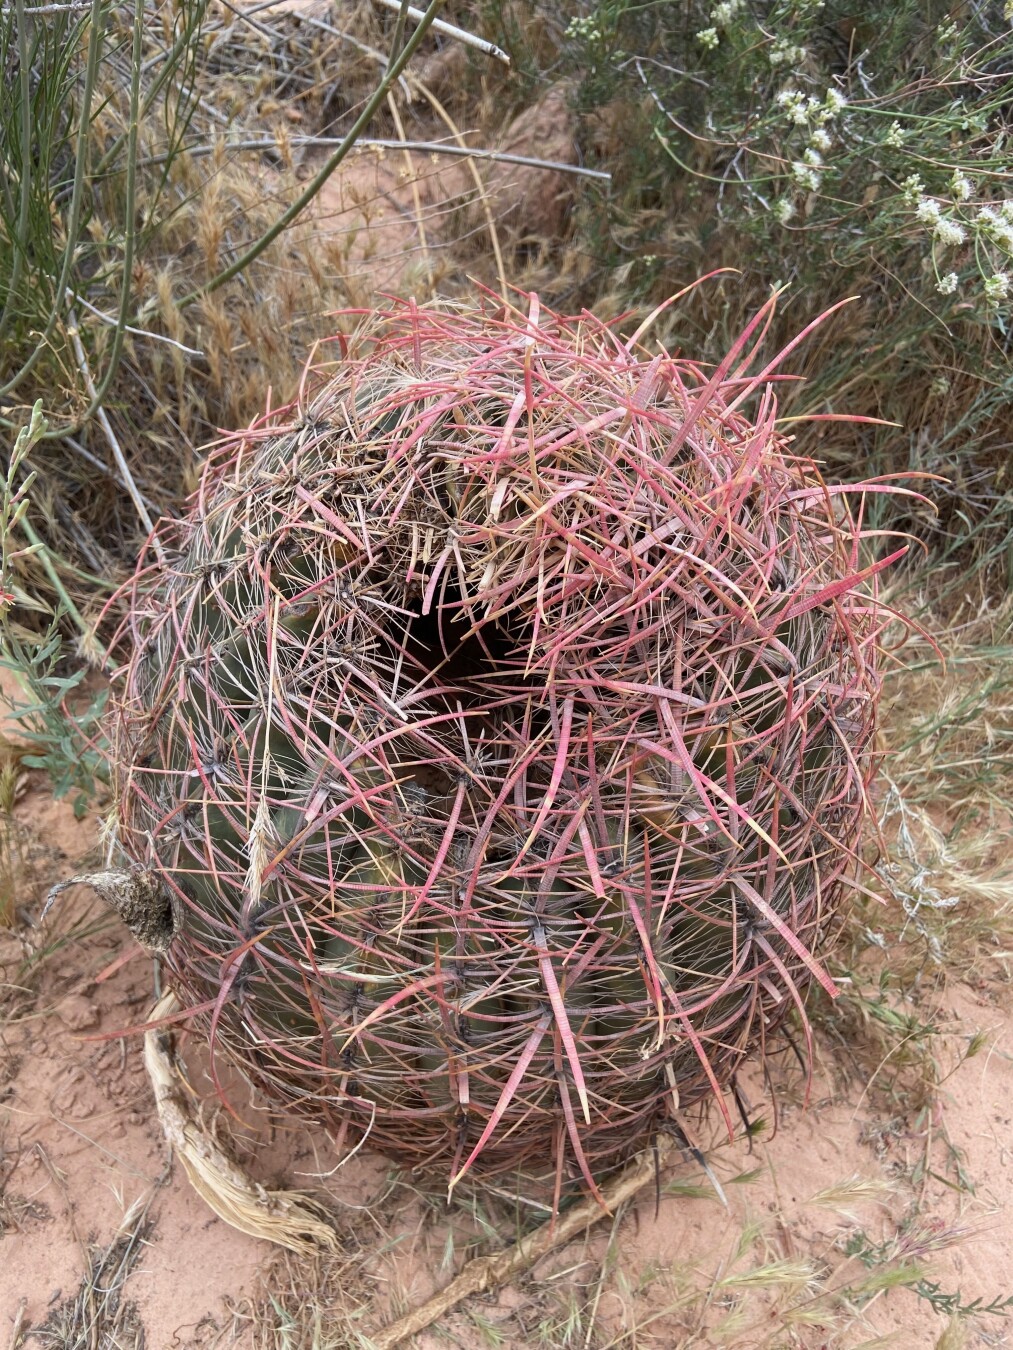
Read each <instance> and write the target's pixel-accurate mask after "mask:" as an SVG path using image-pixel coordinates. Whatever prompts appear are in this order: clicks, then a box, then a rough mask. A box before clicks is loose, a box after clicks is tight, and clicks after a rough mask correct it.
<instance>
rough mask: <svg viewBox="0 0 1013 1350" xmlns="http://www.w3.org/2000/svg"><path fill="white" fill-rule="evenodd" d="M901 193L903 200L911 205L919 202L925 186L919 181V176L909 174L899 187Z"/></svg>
mask: <svg viewBox="0 0 1013 1350" xmlns="http://www.w3.org/2000/svg"><path fill="white" fill-rule="evenodd" d="M900 189H901V192H903V194H904V200H905V201H906V202H911V203H912V204H913V203H915V202H917V201H919V199H920V198H921V195H922V193H923V192H924V191H925V184H924V183H923V182H922V180H921V175H920V174H917V173H912V174H909V175H908V177H907V178H905V179H904V181H903V183H901V185H900Z"/></svg>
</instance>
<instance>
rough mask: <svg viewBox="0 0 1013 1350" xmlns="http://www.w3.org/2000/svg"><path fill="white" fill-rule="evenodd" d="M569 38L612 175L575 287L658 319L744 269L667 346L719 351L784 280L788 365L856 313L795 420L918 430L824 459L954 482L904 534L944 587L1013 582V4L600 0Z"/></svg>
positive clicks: (588, 115) (568, 279)
mask: <svg viewBox="0 0 1013 1350" xmlns="http://www.w3.org/2000/svg"><path fill="white" fill-rule="evenodd" d="M561 41H562V43H563V48H564V52H565V57H566V60H565V63H564V66H563V67H562V69H563V70H564V71H565V70H570V71H572V72H579V74H580V84H579V91H578V94H577V99H578V101H579V104H580V108H581V110H582V112H583V115H584V118H583V122H584V135H585V149H586V152H587V154H588V155H589V156H590V157H591V158H592V159H593V160H594V161H595V162H601V163H603V164H607V166H608V167H609V168H611V169H612V171H613V174H614V179H615V181H614V187H613V189H612V191H611V193H610V194H595V191H594V189H593V188H591V189H589V190H588V191H587V192H586V193H585V195H584V198H583V201H582V204H581V207H580V209H579V210H578V212H577V214H576V225H575V237H574V240H573V247H572V250H571V255H570V257H569V259H568V262H567V265H566V266H565V267H564V268H563V269H562V270H561V281H560V289H562V290H567V291H569V292H570V293H571V294H573V295H575V296H578V295H579V297H580V299H581V300H583V301H588V300H597V302H598V304H599V306H600V307H603V308H605V309H609V308H625V307H627V306H629V305H630V304H631V303H642V304H644V305H650V304H653V303H657V302H658V301H660V300H661V299H663V298H664V297H665V296H667V295H668V294H670V293H671V292H672V291H674V290H676V289H678V288H679V287H680V286H681V285H684V284H685V283H686V282H687V281H688V280H690V279H692V278H693V277H696V276H698V275H700V274H701V273H703V272H706V271H709V270H711V269H715V268H719V267H729V266H730V267H735V268H737V269H739V270H741V271H742V272H743V273H744V277H743V279H742V280H739V279H738V278H736V279H734V280H733V281H732V280H727V279H726V280H723V281H720V282H718V283H717V284H715V285H714V286H712V287H710V288H706V287H704V288H701V289H700V290H699V291H698V292H697V294H696V299H695V305H694V307H693V310H692V314H693V320H694V321H695V322H688V321H687V316H686V311H685V310H684V309H683V308H680V311H679V320H678V322H679V328H678V331H677V332H676V331H674V330H672V331H670V332H669V334H668V336H669V338H670V339H671V340H673V341H675V342H676V343H678V344H680V345H683V346H685V347H687V348H692V349H693V350H694V351H695V352H704V353H708V352H711V353H718V352H719V351H720V350H722V349H723V344H724V342H725V340H726V337H727V335H728V333H729V332H731V331H734V329H735V328H736V326H737V324H738V322H739V319H740V314H741V309H742V307H743V306H744V305H748V304H749V303H751V302H752V301H753V300H754V299H755V294H756V292H757V291H761V292H763V291H766V290H767V289H768V288H769V287H770V286H784V287H786V288H787V295H786V297H785V301H784V303H783V305H782V310H781V320H780V322H779V323H775V324H774V326H773V327H772V330H771V333H770V342H771V343H772V344H773V345H774V349H776V348H777V345H778V344H780V343H782V342H783V340H784V337H785V336H786V335H787V333H788V332H789V331H790V332H797V331H798V330H799V329H800V328H801V327H803V326H804V324H805V323H806V322H807V321H808V320H809V319H810V318H812V317H813V316H814V315H816V314H817V313H819V312H820V311H821V310H822V309H824V308H825V307H826V305H827V304H828V303H829V302H831V301H834V300H838V299H840V298H841V297H843V296H847V295H854V296H857V297H859V298H858V300H857V301H856V302H855V303H854V304H853V305H851V306H849V307H848V308H847V309H846V310H845V311H844V312H843V313H842V314H841V315H840V316H839V317H838V318H837V319H836V320H835V321H834V323H833V324H832V325H831V326H830V327H829V328H828V329H827V330H825V331H824V333H823V335H822V337H821V340H820V341H819V342H816V343H814V344H811V345H810V346H807V348H806V349H805V352H806V365H805V367H804V368H803V373H804V374H805V375H806V376H807V379H806V382H805V384H804V385H803V386H801V387H800V388H799V389H798V391H797V392H796V393H795V394H794V397H792V395H791V393H790V392H786V395H785V402H786V405H787V409H786V410H787V411H789V412H791V413H794V414H799V413H804V412H806V411H814V410H818V411H828V410H833V411H836V412H841V413H843V412H850V413H853V414H859V415H864V416H870V417H876V418H880V419H883V420H885V421H888V422H894V423H899V424H900V425H899V427H896V426H888V427H883V426H876V425H870V424H862V423H857V424H852V425H850V426H835V427H834V428H833V429H832V432H831V433H829V434H828V433H827V432H826V431H824V432H823V433H822V440H823V443H824V445H823V449H822V451H821V453H823V454H824V455H825V457H826V458H827V460H828V461H829V462H830V463H831V465H832V467H833V468H834V471H839V472H841V473H842V474H843V473H847V472H854V471H855V468H856V467H857V468H858V469H859V470H860V471H861V472H862V473H868V472H873V473H875V472H881V473H887V472H897V471H914V472H920V473H924V474H938V475H940V476H941V477H942V478H944V479H945V480H946V481H945V482H936V483H930V485H929V492H930V495H931V497H932V499H933V501H934V504H935V506H936V507H937V509H938V516H937V517H935V518H931V517H930V516H929V515H928V514H927V513H925V512H922V513H921V514H920V515H917V516H909V517H908V521H907V523H908V524H909V525H910V526H911V527H913V528H914V530H915V531H916V532H917V533H918V534H919V535H920V536H922V537H924V538H927V539H930V540H931V543H932V545H933V548H934V550H935V553H936V560H937V562H938V563H939V564H940V565H941V566H942V567H944V568H947V569H949V571H950V573H952V576H951V575H943V574H941V581H942V583H943V584H944V585H946V584H948V582H949V581H950V580H952V581H953V583H954V584H957V583H958V582H959V584H960V585H963V584H965V583H966V580H967V577H966V564H967V560H968V558H969V557H973V559H974V561H975V563H976V564H978V565H980V566H981V567H983V568H984V569H985V570H984V571H983V572H982V573H981V575H982V576H985V575H988V576H990V577H991V578H992V579H993V581H997V582H999V583H1000V584H1002V585H1005V584H1006V583H1007V582H1008V580H1009V578H1010V575H1011V563H1013V555H1011V551H1010V535H1011V529H1013V495H1011V489H1013V484H1011V483H1010V481H1009V478H1008V469H1007V465H1006V461H1007V458H1008V450H1009V435H1008V430H1007V418H1006V416H1005V407H1006V404H1007V401H1008V398H1009V394H1010V389H1011V384H1010V371H1009V365H1008V356H1009V320H1010V312H1011V311H1010V285H1011V283H1010V277H1009V271H1010V259H1011V254H1013V200H1011V198H1013V190H1011V168H1013V152H1011V147H1010V141H1009V131H1010V128H1009V122H1010V114H1009V109H1010V107H1011V106H1013V104H1011V96H1013V74H1011V72H1013V28H1011V23H1010V12H1009V6H1008V5H1007V6H1006V7H1005V10H1004V7H1003V6H1002V5H1000V4H980V5H973V6H972V5H966V6H965V5H961V6H947V5H942V4H938V3H928V4H924V3H896V2H895V0H889V2H884V3H879V2H874V3H869V4H866V5H862V6H858V7H856V6H854V5H851V4H847V3H843V2H842V0H826V3H812V2H810V3H801V4H795V3H791V4H788V3H783V2H782V0H775V3H752V4H746V3H742V2H741V0H725V3H719V4H698V3H691V4H686V5H679V6H675V5H639V4H632V3H628V0H603V2H602V3H599V4H597V5H594V6H590V7H586V8H585V9H584V12H583V13H582V14H580V15H578V16H577V17H575V18H573V19H571V20H570V22H569V25H568V27H567V28H566V30H565V33H564V34H563V35H562V38H561ZM797 368H798V367H797ZM896 505H897V503H896V501H895V502H894V503H893V505H892V506H891V507H890V508H889V509H890V510H891V511H893V510H895V509H896ZM958 560H959V562H960V567H959V568H958V566H957V564H958Z"/></svg>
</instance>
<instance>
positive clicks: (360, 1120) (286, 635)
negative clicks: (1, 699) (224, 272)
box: [115, 295, 891, 1194]
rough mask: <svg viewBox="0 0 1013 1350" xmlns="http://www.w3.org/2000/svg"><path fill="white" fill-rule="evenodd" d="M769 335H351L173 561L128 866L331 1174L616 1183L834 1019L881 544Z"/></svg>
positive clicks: (384, 328) (232, 1033)
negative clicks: (755, 1068) (620, 1169)
mask: <svg viewBox="0 0 1013 1350" xmlns="http://www.w3.org/2000/svg"><path fill="white" fill-rule="evenodd" d="M483 304H484V307H483ZM767 317H769V310H768V309H767V308H766V307H765V308H764V310H762V311H761V312H760V314H758V315H757V317H756V318H755V319H754V321H753V322H752V324H751V325H750V326H749V328H748V329H747V330H746V331H745V332H744V333H743V334H742V336H741V337H740V339H739V340H738V341H737V343H736V344H735V346H734V347H733V349H732V351H731V352H730V353H729V355H728V357H727V358H726V359H725V360H724V361H723V362H722V364H721V365H720V367H718V368H713V367H703V366H701V365H699V364H697V363H694V362H693V361H690V360H686V359H683V358H682V357H679V356H672V355H667V354H666V353H665V352H663V351H655V352H652V351H648V350H647V349H646V347H645V346H643V345H642V344H641V337H642V334H636V335H635V336H634V338H633V339H631V340H629V341H626V340H624V339H623V338H621V337H620V336H619V335H618V332H617V331H616V330H615V329H614V328H612V327H609V326H607V325H605V324H603V323H600V322H598V321H597V320H595V319H594V318H592V317H590V316H589V315H587V314H584V315H582V316H581V317H579V318H572V319H571V318H563V317H561V316H559V315H557V314H554V313H552V312H550V311H549V310H547V309H546V308H545V307H544V306H542V305H540V304H539V301H538V299H537V297H536V296H533V295H531V296H522V297H520V299H519V301H518V307H517V308H509V307H497V305H496V304H494V303H493V302H491V301H490V302H488V303H484V302H479V303H478V304H477V306H476V307H475V308H473V309H470V310H464V309H450V308H447V307H443V308H440V307H431V308H420V307H417V306H416V305H415V304H413V303H408V304H403V305H401V304H397V305H394V306H393V307H392V308H391V309H390V311H388V312H384V313H378V314H371V315H367V316H361V317H360V318H359V320H358V328H357V331H355V332H354V333H353V335H352V336H351V337H350V338H346V337H341V338H337V339H335V341H334V343H333V344H332V345H331V346H329V347H324V348H322V349H319V350H318V352H317V353H316V356H315V358H314V361H313V362H312V363H311V365H310V366H309V368H308V369H307V371H306V375H305V378H304V380H303V382H302V386H301V389H300V393H299V398H298V400H297V402H296V403H294V404H293V405H292V406H290V407H288V408H285V409H282V410H279V411H272V412H269V413H268V414H267V415H266V416H264V417H263V418H261V419H260V420H259V421H258V422H257V423H256V424H254V425H253V426H252V427H250V428H248V429H247V430H245V431H242V432H238V433H236V434H235V435H231V436H229V437H228V438H226V439H225V440H224V441H223V442H222V443H221V444H220V445H218V446H217V447H216V449H215V450H214V451H213V453H212V454H211V456H210V458H209V459H208V462H207V466H206V469H205V472H204V475H203V478H202V481H201V483H200V487H199V488H198V490H197V492H196V494H195V496H194V499H193V502H192V506H191V509H190V511H189V514H188V515H187V517H186V518H185V519H184V520H182V521H180V522H177V523H175V524H173V525H171V526H165V525H163V526H162V527H160V531H159V539H160V543H161V546H162V549H163V553H162V554H161V555H160V556H159V557H157V558H156V556H155V554H154V553H149V554H148V555H147V556H146V557H145V558H144V559H142V563H141V566H140V567H139V569H138V572H137V574H136V577H135V579H134V581H133V583H132V588H131V595H130V601H131V609H130V617H129V620H128V623H127V628H126V630H125V632H124V636H125V638H126V639H127V641H128V644H129V647H130V651H131V654H130V658H129V663H128V665H127V666H126V669H125V671H124V673H123V677H122V681H121V685H120V694H119V699H118V715H117V724H116V733H115V760H116V779H117V800H118V806H119V829H120V839H121V843H122V846H123V849H124V850H125V852H126V854H127V856H128V857H129V859H130V860H131V862H132V864H134V866H135V868H138V867H139V868H141V869H143V870H144V872H145V873H146V874H154V875H155V876H157V878H158V880H159V884H160V887H161V890H162V893H163V896H164V900H165V903H167V904H168V905H169V906H170V908H171V930H170V938H171V940H169V941H168V942H167V943H166V944H163V945H165V946H167V956H166V960H167V962H168V966H169V970H170V973H171V978H172V980H173V981H174V983H175V985H176V986H177V989H178V990H179V992H180V994H181V996H182V997H183V998H184V999H185V1000H186V1001H187V1002H188V1003H189V1005H190V1007H191V1009H192V1010H193V1016H194V1020H195V1024H196V1025H198V1026H201V1027H202V1028H203V1029H204V1030H205V1031H206V1033H207V1035H208V1037H209V1038H210V1042H211V1047H212V1063H213V1064H214V1065H218V1064H219V1063H220V1062H221V1059H222V1057H223V1056H225V1057H227V1058H228V1059H229V1060H231V1061H232V1062H233V1064H235V1065H238V1066H239V1068H240V1069H241V1070H242V1071H243V1072H244V1073H245V1074H246V1075H247V1076H248V1077H249V1078H250V1079H252V1080H254V1081H255V1082H256V1083H257V1084H259V1085H260V1086H261V1087H262V1088H263V1089H264V1090H266V1092H267V1093H268V1094H269V1095H270V1096H272V1097H273V1098H274V1099H276V1100H278V1101H280V1102H283V1103H285V1104H287V1106H289V1107H290V1108H292V1109H294V1110H296V1111H298V1112H301V1113H303V1114H305V1115H308V1116H309V1117H311V1118H312V1119H314V1120H316V1121H318V1122H319V1123H320V1124H321V1125H322V1126H323V1127H324V1128H326V1129H327V1130H328V1131H329V1132H330V1133H331V1134H332V1135H333V1137H334V1138H335V1140H336V1142H337V1143H338V1145H339V1147H341V1148H347V1147H349V1146H350V1145H351V1144H353V1143H354V1142H355V1141H356V1140H358V1139H361V1138H362V1137H363V1136H364V1135H367V1134H368V1137H369V1141H370V1144H371V1146H376V1147H379V1148H381V1149H384V1150H386V1151H388V1152H389V1153H391V1154H393V1155H395V1156H396V1157H398V1158H400V1159H401V1160H402V1161H403V1162H405V1163H407V1164H415V1163H425V1164H427V1165H432V1164H434V1163H436V1164H438V1165H439V1166H442V1167H443V1168H444V1169H445V1171H446V1173H447V1175H449V1178H450V1180H451V1182H452V1183H453V1182H454V1181H456V1180H457V1179H458V1178H460V1177H462V1176H463V1175H465V1174H466V1173H468V1172H469V1171H476V1172H479V1171H480V1172H483V1173H484V1174H486V1175H489V1174H493V1173H496V1172H497V1171H502V1170H505V1169H507V1168H515V1167H517V1166H518V1165H521V1166H531V1167H532V1168H534V1169H536V1170H540V1171H541V1172H542V1173H544V1175H546V1176H548V1177H551V1176H552V1175H553V1173H554V1174H555V1176H556V1177H557V1188H558V1186H559V1185H565V1184H570V1183H573V1182H576V1183H577V1184H583V1185H584V1186H586V1187H587V1188H589V1189H590V1190H592V1191H594V1190H595V1188H596V1181H597V1180H598V1179H600V1178H601V1176H602V1175H603V1172H604V1170H605V1169H606V1168H608V1167H609V1166H611V1165H613V1164H614V1163H616V1162H617V1161H618V1160H620V1159H621V1157H622V1156H623V1155H626V1154H629V1153H630V1152H631V1151H632V1150H634V1149H636V1148H638V1147H640V1146H642V1145H643V1144H644V1143H645V1142H647V1141H649V1140H650V1139H651V1137H652V1135H653V1134H654V1133H655V1132H656V1131H657V1130H659V1129H661V1128H664V1127H665V1125H666V1122H668V1123H669V1124H671V1123H672V1122H673V1121H674V1122H676V1123H678V1120H679V1117H680V1114H681V1113H683V1112H685V1111H686V1109H687V1108H689V1107H691V1106H692V1105H693V1104H694V1103H697V1102H699V1101H700V1100H701V1099H702V1098H703V1097H704V1096H706V1095H707V1094H713V1096H714V1097H715V1098H716V1099H717V1101H718V1103H719V1104H720V1109H721V1110H722V1111H723V1112H724V1113H725V1116H726V1118H727V1117H728V1111H727V1108H726V1106H725V1101H724V1097H725V1092H726V1090H727V1089H728V1088H729V1086H730V1085H731V1083H732V1080H733V1077H734V1074H735V1071H736V1068H737V1067H738V1066H739V1065H740V1063H741V1062H742V1060H743V1058H744V1057H745V1056H748V1055H749V1054H751V1053H753V1052H760V1053H762V1052H763V1050H764V1048H765V1047H769V1046H770V1044H771V1037H772V1034H773V1033H774V1031H775V1030H776V1028H777V1025H778V1024H779V1023H780V1022H781V1020H782V1019H783V1018H784V1016H785V1014H787V1013H788V1012H789V1011H790V1010H792V1009H797V1010H798V1012H799V1014H800V1015H801V1022H802V1027H803V1028H805V1027H806V1022H805V1013H804V1009H803V995H804V992H805V990H806V988H807V986H809V985H810V984H811V983H812V982H813V981H816V982H818V983H819V984H821V985H822V986H823V987H824V988H825V989H826V990H827V992H828V993H830V994H832V993H833V984H832V982H831V980H830V978H829V976H828V975H827V973H826V971H825V969H824V967H823V965H822V964H821V955H820V951H821V944H823V943H824V941H825V938H826V934H827V932H828V928H829V927H830V925H831V921H832V919H833V916H834V914H835V911H836V910H837V909H838V908H839V905H840V902H841V899H842V896H843V895H844V894H846V892H847V890H848V884H849V881H850V880H851V879H852V877H853V875H854V865H855V848H856V845H857V842H858V838H859V829H860V824H861V821H862V816H863V810H864V806H865V801H866V793H867V788H868V784H869V780H870V777H871V774H872V770H873V756H872V755H871V753H870V739H871V736H872V732H873V726H874V718H875V710H876V702H877V694H878V689H879V682H878V677H877V673H876V672H877V655H878V652H879V650H880V644H881V638H882V632H883V629H884V626H885V624H886V622H887V620H888V618H890V617H891V616H890V615H888V614H887V612H886V611H885V610H884V609H883V607H882V606H881V604H880V603H879V602H878V601H877V599H876V591H875V573H876V572H877V571H878V570H879V568H880V567H881V566H883V565H885V563H886V562H888V561H890V559H889V558H888V559H883V560H881V561H879V562H872V563H870V562H869V558H868V556H866V554H865V553H864V551H863V548H862V535H863V530H862V525H861V520H862V506H861V503H862V500H863V493H864V492H866V491H868V490H869V489H870V488H871V487H873V485H871V484H866V485H857V486H851V487H831V486H828V485H827V484H826V483H825V482H824V481H823V479H822V478H821V476H820V473H819V470H818V468H817V467H816V464H815V463H814V462H813V460H812V459H811V458H809V457H808V455H807V453H806V450H805V434H806V433H805V431H804V430H803V432H802V434H801V435H800V436H799V437H798V438H797V439H796V438H792V437H789V436H787V435H786V434H784V433H783V432H782V431H780V430H779V429H778V425H777V421H776V417H777V407H776V400H775V396H774V390H773V386H772V384H771V373H770V372H771V370H772V369H773V367H772V366H767V367H766V368H765V369H762V370H760V371H759V372H758V373H756V374H755V375H751V374H750V373H749V371H748V366H749V358H750V357H751V355H752V351H751V349H752V348H753V347H754V345H755V344H757V342H758V339H759V338H760V336H761V335H762V331H763V326H764V320H765V319H766V318H767ZM644 340H645V341H646V339H644ZM802 425H803V427H804V425H805V424H802ZM806 1034H807V1033H806ZM557 1194H558V1189H557Z"/></svg>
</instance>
